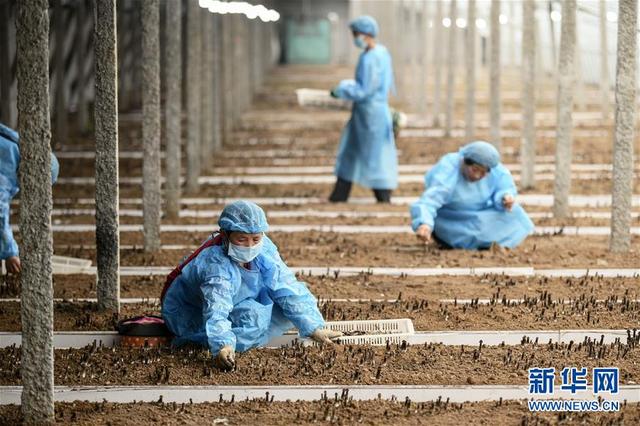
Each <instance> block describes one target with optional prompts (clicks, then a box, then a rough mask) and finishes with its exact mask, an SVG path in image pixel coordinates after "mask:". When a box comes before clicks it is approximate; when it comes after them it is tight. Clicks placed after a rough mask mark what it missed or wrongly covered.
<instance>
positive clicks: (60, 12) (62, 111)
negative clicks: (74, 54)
mask: <svg viewBox="0 0 640 426" xmlns="http://www.w3.org/2000/svg"><path fill="white" fill-rule="evenodd" d="M54 17H55V20H54V22H55V32H54V36H55V41H56V45H55V47H56V50H55V62H54V63H55V67H56V69H55V77H56V80H55V88H56V90H55V96H56V97H55V102H56V110H55V114H54V116H55V119H56V143H57V144H62V143H65V142H66V140H67V138H68V136H69V130H68V128H67V121H68V119H67V97H66V87H65V74H66V71H65V59H66V49H65V45H64V39H65V34H66V31H67V28H66V23H65V19H64V18H65V12H64V6H63V5H62V0H56V2H55V7H54Z"/></svg>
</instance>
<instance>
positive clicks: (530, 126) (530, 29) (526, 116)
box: [520, 0, 536, 189]
mask: <svg viewBox="0 0 640 426" xmlns="http://www.w3.org/2000/svg"><path fill="white" fill-rule="evenodd" d="M534 14H535V3H534V0H524V1H523V3H522V148H521V158H520V159H521V163H522V174H521V181H520V185H521V186H522V188H524V189H527V188H533V187H534V186H535V171H534V170H535V163H536V135H535V131H536V130H535V109H536V100H535V87H536V44H535V42H536V38H535V24H536V22H535V15H534Z"/></svg>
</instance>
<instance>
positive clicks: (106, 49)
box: [95, 0, 120, 312]
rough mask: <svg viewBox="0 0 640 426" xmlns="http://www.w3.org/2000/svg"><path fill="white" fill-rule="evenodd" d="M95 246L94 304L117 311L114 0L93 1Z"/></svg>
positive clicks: (117, 225) (116, 96)
mask: <svg viewBox="0 0 640 426" xmlns="http://www.w3.org/2000/svg"><path fill="white" fill-rule="evenodd" d="M95 17H96V19H95V22H96V27H95V55H96V63H95V74H96V103H95V129H96V130H95V132H96V133H95V134H96V249H97V266H98V271H97V285H96V288H97V290H98V306H99V307H100V309H104V310H111V311H113V312H119V310H120V304H119V301H120V272H119V268H120V234H119V232H120V231H119V227H120V222H119V218H118V210H119V199H118V198H119V189H118V173H119V172H118V89H117V88H118V81H117V79H118V75H117V69H118V53H117V47H116V39H117V35H116V34H117V22H116V0H95Z"/></svg>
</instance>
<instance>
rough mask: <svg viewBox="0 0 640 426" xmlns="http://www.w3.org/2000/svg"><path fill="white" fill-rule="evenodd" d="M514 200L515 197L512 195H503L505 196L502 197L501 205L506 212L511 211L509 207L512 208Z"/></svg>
mask: <svg viewBox="0 0 640 426" xmlns="http://www.w3.org/2000/svg"><path fill="white" fill-rule="evenodd" d="M515 202H516V199H515V198H513V196H512V195H509V194H507V195H505V196H504V197H503V198H502V206H503V207H504V209H505V210H506V211H508V212H510V211H511V209H512V208H513V205H514V204H515Z"/></svg>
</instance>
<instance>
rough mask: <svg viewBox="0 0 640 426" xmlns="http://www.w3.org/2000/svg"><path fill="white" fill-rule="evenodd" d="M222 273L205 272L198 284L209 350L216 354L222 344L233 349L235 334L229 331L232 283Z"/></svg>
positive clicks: (231, 308)
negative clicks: (202, 299) (202, 279)
mask: <svg viewBox="0 0 640 426" xmlns="http://www.w3.org/2000/svg"><path fill="white" fill-rule="evenodd" d="M221 275H222V274H207V275H206V276H205V280H204V283H203V284H202V285H201V286H200V288H201V290H202V296H203V298H204V303H203V304H202V316H203V321H204V324H205V331H206V333H207V341H208V343H209V350H210V351H211V354H212V355H213V356H216V355H217V354H218V352H220V349H221V348H222V347H223V346H226V345H229V346H231V347H232V348H234V349H235V347H236V336H235V334H233V331H231V321H229V313H231V311H232V310H233V285H232V283H231V280H230V279H229V278H228V277H224V276H221Z"/></svg>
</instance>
